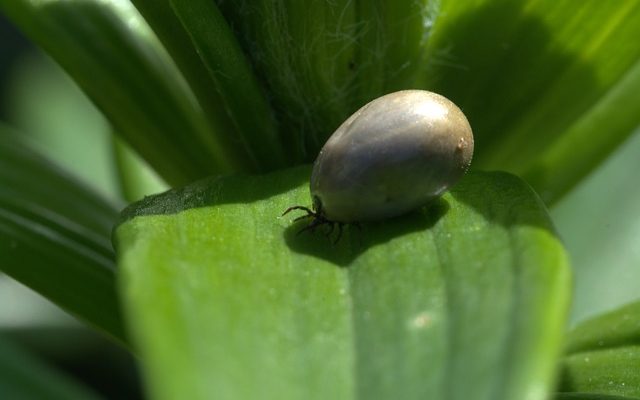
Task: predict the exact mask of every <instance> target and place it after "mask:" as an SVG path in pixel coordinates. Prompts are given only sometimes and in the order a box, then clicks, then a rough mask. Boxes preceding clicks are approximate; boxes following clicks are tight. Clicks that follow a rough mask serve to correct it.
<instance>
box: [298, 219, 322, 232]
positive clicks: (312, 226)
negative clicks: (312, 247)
mask: <svg viewBox="0 0 640 400" xmlns="http://www.w3.org/2000/svg"><path fill="white" fill-rule="evenodd" d="M323 223H324V222H323V221H321V220H318V219H314V220H313V221H311V223H310V224H309V225H307V226H305V227H304V228H302V229H300V230H299V231H298V233H297V234H296V235H299V234H301V233H302V232H306V231H311V232H313V231H314V230H315V229H316V228H317V227H318V225H322V224H323Z"/></svg>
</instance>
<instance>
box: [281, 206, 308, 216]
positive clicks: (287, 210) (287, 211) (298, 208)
mask: <svg viewBox="0 0 640 400" xmlns="http://www.w3.org/2000/svg"><path fill="white" fill-rule="evenodd" d="M293 210H303V211H306V212H307V214H310V215H315V213H314V212H313V211H312V210H311V209H310V208H308V207H305V206H293V207H289V208H287V209H286V210H285V211H284V212H283V213H282V216H285V215H287V214H288V213H290V212H291V211H293Z"/></svg>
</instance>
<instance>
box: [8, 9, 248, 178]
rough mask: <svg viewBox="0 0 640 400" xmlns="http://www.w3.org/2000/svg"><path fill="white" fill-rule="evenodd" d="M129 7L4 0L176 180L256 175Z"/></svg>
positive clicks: (134, 141)
mask: <svg viewBox="0 0 640 400" xmlns="http://www.w3.org/2000/svg"><path fill="white" fill-rule="evenodd" d="M127 4H128V3H126V2H115V1H100V0H92V1H85V0H71V1H66V0H53V1H39V0H0V9H1V10H3V11H4V12H5V13H6V14H7V15H8V16H9V18H10V19H11V20H12V21H13V22H14V23H16V24H17V25H18V26H19V27H20V29H22V30H23V31H24V32H25V33H26V34H27V35H28V36H29V37H30V38H31V39H32V40H34V41H35V42H36V43H38V44H39V45H40V46H41V47H42V48H44V49H45V50H46V51H47V52H48V53H49V54H50V55H51V56H52V57H53V58H54V59H55V60H56V61H58V62H59V63H60V65H62V67H63V68H65V69H66V70H67V72H68V73H69V74H70V75H71V76H72V77H73V78H74V79H75V80H76V82H77V83H78V84H79V86H80V87H81V88H82V89H83V90H84V91H85V92H86V93H87V95H88V96H89V98H91V99H92V100H93V102H94V103H95V104H96V105H97V106H98V108H99V109H100V110H101V111H102V112H103V113H104V114H105V116H106V117H107V118H108V119H109V121H110V122H111V123H112V124H113V125H114V127H115V129H116V131H117V132H118V133H119V134H121V135H122V136H123V137H124V138H125V139H126V141H127V142H129V143H130V144H131V145H132V146H133V147H134V148H135V149H136V150H137V151H138V152H139V153H140V154H141V155H142V156H143V157H144V158H145V159H146V160H147V161H148V162H149V163H150V164H151V165H153V167H154V168H156V169H157V170H158V172H159V173H160V174H161V175H162V176H163V178H165V179H166V180H167V181H168V182H170V183H172V184H179V183H186V182H190V181H192V180H194V179H196V178H199V177H203V176H206V175H208V174H212V173H219V172H220V171H231V170H233V171H237V170H250V168H249V166H248V165H247V164H246V162H247V161H246V160H242V159H241V158H240V157H239V156H238V155H237V154H235V153H234V152H233V149H232V148H231V147H227V146H223V145H222V144H221V139H220V137H219V135H224V134H225V133H226V131H225V130H216V129H214V128H212V127H211V126H210V125H209V122H210V121H209V120H207V118H206V117H205V116H204V113H203V111H202V109H201V108H200V107H199V106H198V104H197V102H196V100H195V98H194V96H193V94H192V93H191V91H190V90H189V88H188V87H187V85H186V83H185V82H184V79H183V77H182V76H181V75H180V74H179V72H178V71H177V69H176V68H175V66H174V64H173V63H172V61H171V60H170V59H169V58H168V57H167V55H166V53H164V51H163V50H162V49H160V48H159V46H158V45H157V43H156V42H155V41H154V38H153V37H152V36H151V34H150V33H149V32H148V28H147V27H146V25H145V24H144V22H143V21H142V20H141V19H140V17H139V15H138V14H137V13H136V12H135V10H134V9H132V7H131V6H129V7H127Z"/></svg>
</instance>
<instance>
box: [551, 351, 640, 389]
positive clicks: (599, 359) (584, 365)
mask: <svg viewBox="0 0 640 400" xmlns="http://www.w3.org/2000/svg"><path fill="white" fill-rule="evenodd" d="M561 368H562V378H561V380H560V386H559V387H560V390H561V391H563V392H588V393H601V394H610V395H618V396H631V397H640V376H639V375H638V371H640V346H625V347H616V348H609V349H604V350H594V351H584V352H579V353H574V354H571V355H569V356H567V357H565V358H564V359H563V361H562V365H561Z"/></svg>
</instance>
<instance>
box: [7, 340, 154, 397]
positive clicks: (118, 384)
mask: <svg viewBox="0 0 640 400" xmlns="http://www.w3.org/2000/svg"><path fill="white" fill-rule="evenodd" d="M0 333H1V334H2V336H3V337H6V338H7V339H9V340H11V341H12V342H15V343H17V344H19V345H20V347H23V348H25V349H28V350H29V353H30V354H32V355H33V356H35V357H37V358H39V359H41V360H43V361H44V362H45V363H46V364H48V365H49V366H51V368H52V369H55V370H57V371H61V372H63V373H65V374H67V375H69V376H71V377H73V378H74V379H76V380H78V381H80V382H82V383H83V384H84V385H86V386H87V387H89V388H91V389H93V390H94V391H95V392H96V393H98V394H100V395H101V396H103V397H104V398H105V399H131V400H136V399H142V398H144V396H143V391H142V387H141V386H140V374H139V371H138V369H137V365H136V362H135V359H134V358H133V356H132V355H131V354H130V353H129V352H128V351H126V350H125V349H123V348H122V347H119V346H117V345H115V344H114V343H112V342H110V341H109V340H107V339H105V338H104V337H102V336H100V335H98V334H95V333H94V332H92V331H90V330H89V329H82V328H36V329H26V328H22V329H4V330H2V331H1V332H0ZM43 338H46V339H43Z"/></svg>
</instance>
